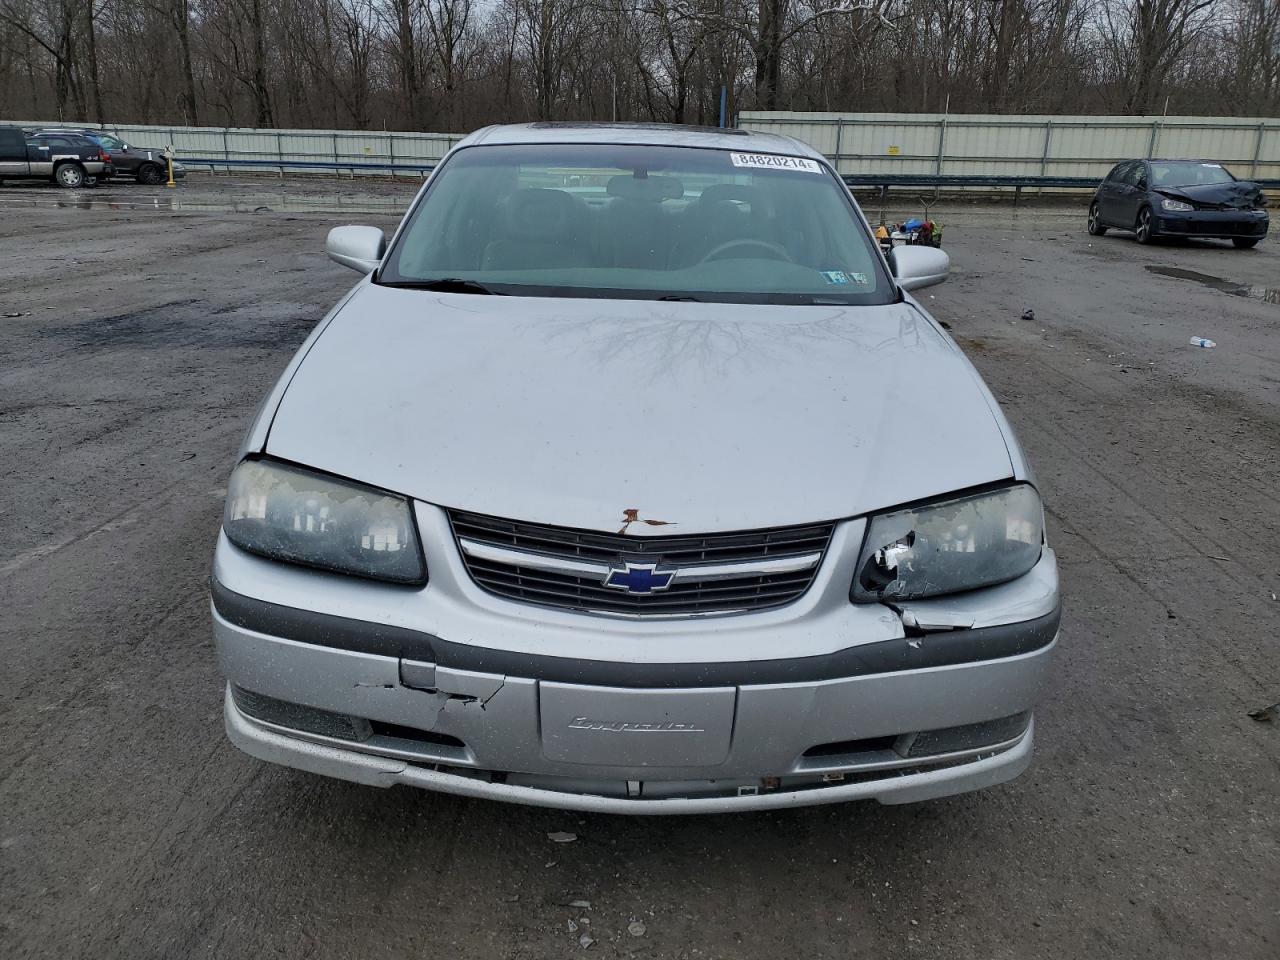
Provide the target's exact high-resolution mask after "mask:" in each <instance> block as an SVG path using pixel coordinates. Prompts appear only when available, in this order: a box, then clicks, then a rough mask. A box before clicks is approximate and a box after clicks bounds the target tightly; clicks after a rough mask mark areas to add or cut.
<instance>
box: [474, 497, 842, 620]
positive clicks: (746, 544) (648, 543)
mask: <svg viewBox="0 0 1280 960" xmlns="http://www.w3.org/2000/svg"><path fill="white" fill-rule="evenodd" d="M449 520H450V522H451V523H452V525H453V532H454V536H455V537H456V538H457V541H458V547H459V550H460V552H461V554H462V559H463V561H464V563H465V564H466V567H467V571H468V572H469V573H470V574H471V578H472V579H473V580H474V581H475V582H476V584H477V585H479V586H480V587H482V588H483V589H485V590H487V591H489V592H490V593H494V594H497V595H499V596H502V597H506V598H508V599H512V600H520V601H523V602H525V603H536V604H541V605H543V606H548V607H558V608H560V609H565V610H575V611H580V612H589V613H603V614H612V615H615V616H633V617H634V616H640V617H688V616H703V615H709V614H724V613H739V612H744V611H750V610H762V609H767V608H769V607H777V606H782V605H783V604H787V603H791V602H792V601H793V600H795V599H797V598H798V597H799V596H800V595H801V594H803V593H804V592H805V590H807V589H808V588H809V584H810V583H812V582H813V578H814V575H815V574H816V573H817V570H818V567H819V566H820V564H821V561H822V556H823V554H824V553H825V551H826V548H827V544H828V542H829V541H830V539H831V532H832V530H833V528H834V526H835V525H834V524H833V523H820V524H812V525H808V526H802V527H777V528H774V529H769V530H753V531H748V532H743V533H713V534H696V535H692V536H658V537H652V536H648V537H632V536H622V535H619V534H609V533H597V532H594V531H588V530H573V529H570V528H566V527H552V526H546V525H543V524H535V523H524V522H521V521H516V520H501V519H498V518H496V517H486V516H481V515H479V514H474V513H465V512H463V511H457V510H453V511H450V512H449ZM627 562H631V563H633V564H641V565H658V567H656V568H655V569H660V570H661V571H663V573H662V574H661V575H663V576H666V575H667V572H669V573H670V584H669V586H667V587H665V588H662V589H661V590H655V591H654V592H652V593H631V592H628V591H627V590H625V589H624V590H619V589H616V588H615V587H612V586H606V585H605V581H606V579H609V571H610V569H611V568H614V567H618V566H620V565H623V566H625V564H626V563H627Z"/></svg>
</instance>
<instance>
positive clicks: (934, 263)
mask: <svg viewBox="0 0 1280 960" xmlns="http://www.w3.org/2000/svg"><path fill="white" fill-rule="evenodd" d="M889 269H891V270H892V271H893V277H894V279H895V280H897V281H898V286H899V287H901V288H902V289H903V290H919V289H920V288H921V287H931V286H933V285H934V284H935V283H941V282H942V281H943V280H945V279H947V273H948V272H949V271H950V270H951V258H950V257H948V256H947V255H946V254H945V253H943V252H942V251H941V250H939V249H938V248H937V247H929V246H925V245H923V244H911V245H908V246H900V247H894V248H893V249H892V250H890V251H889Z"/></svg>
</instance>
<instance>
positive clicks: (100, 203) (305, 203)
mask: <svg viewBox="0 0 1280 960" xmlns="http://www.w3.org/2000/svg"><path fill="white" fill-rule="evenodd" d="M412 199H413V194H412V193H409V194H407V195H406V196H403V197H375V196H369V195H360V194H354V195H350V196H324V197H305V196H294V195H290V194H287V193H269V192H263V193H254V194H252V195H251V196H242V197H217V196H209V195H208V194H205V195H203V196H201V195H200V194H196V195H195V196H182V195H181V194H178V195H176V196H169V195H158V196H127V195H125V196H121V195H119V194H107V195H103V196H90V195H87V194H84V193H71V194H70V195H68V194H64V193H61V192H59V194H57V195H53V196H41V195H39V194H35V195H33V194H30V193H27V194H19V195H17V196H2V195H0V205H2V206H5V207H53V208H55V209H64V210H140V211H141V210H156V211H174V212H185V213H381V214H386V215H388V216H397V217H398V216H401V215H402V214H403V213H404V212H405V210H407V209H408V207H409V203H410V201H411V200H412Z"/></svg>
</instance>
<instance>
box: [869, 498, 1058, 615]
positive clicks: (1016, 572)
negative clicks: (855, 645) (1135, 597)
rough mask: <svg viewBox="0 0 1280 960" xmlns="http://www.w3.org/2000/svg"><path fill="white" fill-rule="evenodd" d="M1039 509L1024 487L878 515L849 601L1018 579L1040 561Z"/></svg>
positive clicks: (1037, 501) (1041, 518)
mask: <svg viewBox="0 0 1280 960" xmlns="http://www.w3.org/2000/svg"><path fill="white" fill-rule="evenodd" d="M1043 545H1044V508H1043V507H1042V506H1041V505H1040V495H1039V494H1037V493H1036V491H1035V488H1034V487H1032V486H1030V485H1029V484H1025V483H1020V484H1017V485H1016V486H1011V487H1005V488H1003V489H1001V490H994V491H989V492H987V493H975V494H971V495H969V496H964V497H957V498H955V499H952V500H945V501H941V502H937V503H929V504H925V505H923V506H919V507H910V508H907V509H904V510H897V511H894V512H893V513H882V514H879V515H877V516H873V517H871V519H870V520H869V521H868V523H867V534H866V539H865V540H864V541H863V545H862V554H861V556H859V557H858V566H857V572H856V573H855V575H854V580H853V589H852V591H851V593H850V597H851V599H853V600H854V601H855V602H858V603H867V602H872V601H877V600H913V599H919V598H921V597H933V596H938V595H939V594H944V593H956V592H958V591H961V590H973V589H975V588H976V587H988V586H991V585H993V584H997V583H1004V582H1005V581H1007V580H1012V579H1014V578H1015V577H1020V576H1022V575H1023V574H1024V573H1026V572H1027V571H1028V570H1030V569H1031V568H1032V567H1034V566H1035V565H1036V563H1037V562H1038V561H1039V559H1040V550H1041V548H1042V547H1043Z"/></svg>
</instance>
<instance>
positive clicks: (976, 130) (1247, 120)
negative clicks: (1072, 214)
mask: <svg viewBox="0 0 1280 960" xmlns="http://www.w3.org/2000/svg"><path fill="white" fill-rule="evenodd" d="M738 123H739V126H741V127H743V128H744V129H747V130H755V131H760V132H766V133H781V134H786V135H788V136H793V137H797V138H798V139H800V140H804V141H805V142H807V143H809V144H811V145H812V146H813V147H814V148H815V149H817V150H819V151H820V152H821V153H823V154H824V155H826V156H827V157H828V158H829V159H831V160H832V161H833V162H834V164H835V166H836V169H837V170H839V172H840V173H846V174H913V173H914V174H926V173H933V174H941V175H965V174H971V175H985V176H1031V177H1036V176H1058V177H1098V178H1099V179H1101V178H1102V177H1103V176H1105V175H1106V173H1107V171H1108V170H1110V169H1111V167H1112V166H1114V165H1115V164H1116V163H1118V162H1119V161H1120V160H1127V159H1133V158H1135V157H1153V156H1163V157H1177V158H1185V159H1202V158H1204V159H1208V158H1212V159H1217V160H1220V161H1221V162H1222V163H1225V164H1226V165H1227V166H1228V167H1230V168H1231V170H1232V172H1233V173H1234V174H1235V175H1236V176H1238V177H1246V178H1247V177H1254V178H1257V179H1280V119H1266V118H1259V117H1090V116H996V115H988V114H951V115H947V116H944V115H942V114H886V113H787V112H783V111H772V112H764V111H748V112H744V113H742V114H740V115H739V117H738Z"/></svg>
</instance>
